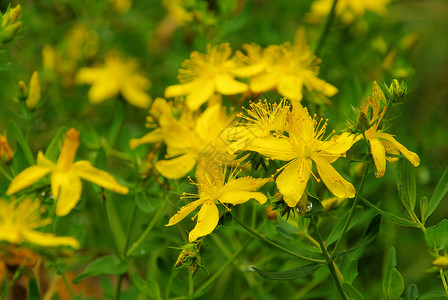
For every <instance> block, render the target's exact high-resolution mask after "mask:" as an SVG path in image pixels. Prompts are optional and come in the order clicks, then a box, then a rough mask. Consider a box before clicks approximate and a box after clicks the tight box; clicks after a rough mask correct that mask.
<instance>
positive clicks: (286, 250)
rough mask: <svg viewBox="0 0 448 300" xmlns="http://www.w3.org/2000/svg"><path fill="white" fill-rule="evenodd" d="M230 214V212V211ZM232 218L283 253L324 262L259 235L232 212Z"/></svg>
mask: <svg viewBox="0 0 448 300" xmlns="http://www.w3.org/2000/svg"><path fill="white" fill-rule="evenodd" d="M231 214H232V213H231ZM232 216H233V219H234V220H235V221H236V222H237V223H238V224H240V225H241V226H242V227H243V228H244V229H246V231H247V232H249V233H250V234H252V235H253V236H255V237H257V238H259V239H260V240H262V241H263V242H265V243H266V244H269V245H271V246H273V247H275V248H277V249H279V250H282V251H283V252H285V253H288V254H289V255H292V256H294V257H298V258H301V259H304V260H308V261H313V262H319V263H324V262H325V261H324V260H322V259H317V258H311V257H307V256H303V255H301V254H298V253H295V252H293V251H291V250H288V249H286V248H284V247H282V246H280V245H279V244H277V243H275V242H273V241H271V240H269V239H267V238H265V237H264V236H262V235H260V234H259V233H258V232H256V231H255V230H253V229H252V228H250V227H248V226H247V225H246V224H244V223H242V222H241V221H240V220H239V219H238V218H237V217H235V215H234V214H232Z"/></svg>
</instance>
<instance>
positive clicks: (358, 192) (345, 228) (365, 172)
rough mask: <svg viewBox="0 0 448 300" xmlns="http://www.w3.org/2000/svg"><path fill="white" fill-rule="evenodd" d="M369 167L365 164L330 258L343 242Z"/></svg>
mask: <svg viewBox="0 0 448 300" xmlns="http://www.w3.org/2000/svg"><path fill="white" fill-rule="evenodd" d="M369 165H370V164H365V168H364V173H363V174H362V177H361V182H360V183H359V187H358V190H357V192H356V196H355V199H354V200H353V204H352V208H351V209H350V213H349V215H348V217H347V220H346V221H345V224H344V227H343V229H342V234H341V237H340V238H339V239H338V241H337V242H336V245H335V246H334V248H333V250H332V252H331V256H333V254H334V253H335V252H336V250H337V249H338V247H339V244H340V243H341V241H342V240H343V238H344V236H345V234H346V233H347V230H348V227H349V226H350V222H351V220H352V218H353V215H354V214H355V211H356V206H357V205H358V202H359V195H358V194H361V193H362V190H363V188H364V183H365V182H366V178H367V173H368V172H369Z"/></svg>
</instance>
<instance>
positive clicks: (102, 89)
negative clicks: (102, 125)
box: [88, 80, 119, 104]
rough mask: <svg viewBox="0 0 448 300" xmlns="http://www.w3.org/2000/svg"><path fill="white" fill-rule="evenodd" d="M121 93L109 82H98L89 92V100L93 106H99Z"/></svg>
mask: <svg viewBox="0 0 448 300" xmlns="http://www.w3.org/2000/svg"><path fill="white" fill-rule="evenodd" d="M118 92H119V90H118V86H117V85H116V84H115V83H113V82H112V83H111V82H109V81H108V80H102V81H96V82H95V83H94V84H93V85H92V87H91V88H90V90H89V94H88V96H89V100H90V102H91V103H93V104H98V103H100V102H103V101H104V100H106V99H109V98H112V97H113V96H115V95H117V94H118Z"/></svg>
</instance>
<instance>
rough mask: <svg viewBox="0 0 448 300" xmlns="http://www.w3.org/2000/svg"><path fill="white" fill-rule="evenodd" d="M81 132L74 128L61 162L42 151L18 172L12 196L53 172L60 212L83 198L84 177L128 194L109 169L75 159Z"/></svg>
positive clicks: (67, 211) (62, 214) (53, 189)
mask: <svg viewBox="0 0 448 300" xmlns="http://www.w3.org/2000/svg"><path fill="white" fill-rule="evenodd" d="M78 137H79V132H78V131H76V129H74V128H71V129H70V130H69V131H68V133H67V138H66V139H65V141H64V145H63V146H62V149H61V154H60V155H59V159H58V161H57V163H56V164H55V163H53V162H52V161H51V160H49V159H48V158H46V157H45V156H44V154H43V153H42V152H41V151H39V154H38V155H37V165H35V166H31V167H29V168H26V169H25V170H23V171H22V172H21V173H20V174H18V175H17V176H16V177H15V178H14V179H13V181H12V182H11V184H10V186H9V188H8V190H7V191H6V194H7V195H12V194H14V193H16V192H18V191H20V190H22V189H24V188H26V187H28V186H30V185H32V184H33V183H35V182H36V181H38V180H39V179H40V178H42V177H44V176H45V175H47V174H49V173H51V191H52V193H53V196H54V199H55V201H56V214H57V215H58V216H65V215H67V214H68V213H69V212H70V211H71V210H72V209H73V208H74V207H75V205H76V203H78V200H79V198H80V197H81V191H82V186H81V178H82V179H84V180H87V181H90V182H93V183H95V184H98V185H100V186H102V187H104V188H106V189H109V190H111V191H114V192H116V193H120V194H127V193H128V191H129V189H128V188H127V187H125V186H122V185H120V184H119V183H118V182H117V181H116V180H115V178H114V177H113V176H112V175H110V174H108V173H107V172H105V171H102V170H99V169H96V168H95V167H93V166H92V164H91V163H90V162H89V161H86V160H82V161H77V162H75V163H74V162H73V161H74V159H75V155H76V150H77V149H78V146H79V141H78Z"/></svg>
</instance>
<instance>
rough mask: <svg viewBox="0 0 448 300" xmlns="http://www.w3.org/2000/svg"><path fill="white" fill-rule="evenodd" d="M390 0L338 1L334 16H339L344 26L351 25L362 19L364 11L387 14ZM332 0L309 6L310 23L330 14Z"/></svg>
mask: <svg viewBox="0 0 448 300" xmlns="http://www.w3.org/2000/svg"><path fill="white" fill-rule="evenodd" d="M389 2H390V0H362V1H359V0H340V1H338V3H337V5H336V15H338V16H340V17H341V19H342V21H343V22H344V23H345V24H349V23H352V22H353V21H354V20H355V19H356V18H360V17H362V16H363V15H364V14H365V12H366V11H372V12H374V13H377V14H379V15H383V14H385V13H386V12H387V8H386V5H387V4H388V3H389ZM332 4H333V0H317V1H315V2H313V4H312V5H311V13H310V14H309V15H308V16H307V18H308V19H309V20H310V21H312V22H315V21H320V20H323V19H325V17H326V16H327V15H328V13H329V12H330V9H331V6H332Z"/></svg>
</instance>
